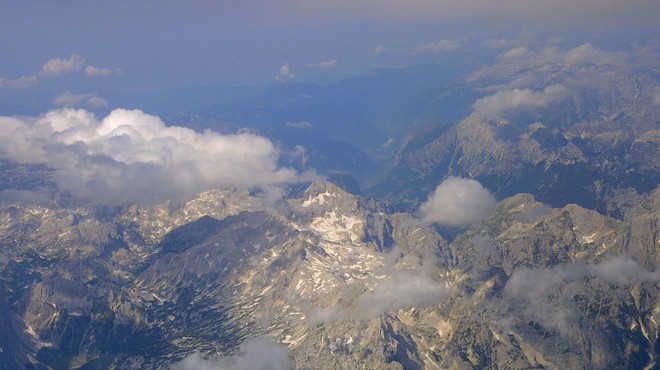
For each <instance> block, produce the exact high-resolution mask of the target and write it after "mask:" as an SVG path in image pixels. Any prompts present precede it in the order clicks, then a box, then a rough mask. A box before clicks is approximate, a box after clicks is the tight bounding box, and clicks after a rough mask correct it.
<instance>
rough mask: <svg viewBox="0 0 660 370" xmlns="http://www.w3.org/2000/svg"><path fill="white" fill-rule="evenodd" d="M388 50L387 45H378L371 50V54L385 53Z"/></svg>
mask: <svg viewBox="0 0 660 370" xmlns="http://www.w3.org/2000/svg"><path fill="white" fill-rule="evenodd" d="M386 51H387V48H386V47H385V45H378V46H376V47H375V48H374V50H372V51H371V55H383V54H385V52H386Z"/></svg>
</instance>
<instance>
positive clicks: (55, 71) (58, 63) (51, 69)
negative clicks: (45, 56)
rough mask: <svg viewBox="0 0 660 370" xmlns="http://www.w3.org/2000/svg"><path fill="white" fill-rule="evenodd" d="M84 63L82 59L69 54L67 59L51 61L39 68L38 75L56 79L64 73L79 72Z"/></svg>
mask: <svg viewBox="0 0 660 370" xmlns="http://www.w3.org/2000/svg"><path fill="white" fill-rule="evenodd" d="M83 62H84V58H83V57H81V56H80V55H77V54H71V56H70V57H69V59H59V58H56V59H51V60H49V61H47V62H46V63H45V64H44V66H43V67H42V68H41V72H40V74H41V75H42V76H46V77H56V76H60V75H63V74H65V73H70V72H75V71H77V70H79V69H80V68H81V67H82V65H83Z"/></svg>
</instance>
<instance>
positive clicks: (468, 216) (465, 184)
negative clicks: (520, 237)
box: [419, 176, 495, 226]
mask: <svg viewBox="0 0 660 370" xmlns="http://www.w3.org/2000/svg"><path fill="white" fill-rule="evenodd" d="M493 207H495V198H494V197H493V195H492V194H491V193H490V192H489V191H488V190H487V189H486V188H484V187H483V186H482V185H481V184H480V183H479V182H478V181H476V180H472V179H464V178H460V177H453V176H452V177H449V178H447V179H446V180H445V181H443V182H442V183H441V184H440V185H438V187H437V188H436V189H435V191H434V192H433V193H432V194H431V195H430V196H429V199H428V200H427V201H426V202H424V203H423V204H422V205H421V206H420V208H419V212H420V214H421V217H422V219H423V220H424V221H425V222H428V223H434V222H437V223H440V224H444V225H450V226H459V225H466V224H470V223H473V222H476V221H479V220H480V219H481V218H482V217H483V216H485V215H486V213H488V212H489V211H490V210H491V209H492V208H493Z"/></svg>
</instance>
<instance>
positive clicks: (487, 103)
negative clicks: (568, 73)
mask: <svg viewBox="0 0 660 370" xmlns="http://www.w3.org/2000/svg"><path fill="white" fill-rule="evenodd" d="M569 95H570V91H569V90H568V89H567V88H566V87H565V86H563V85H561V84H557V85H552V86H548V87H546V88H545V89H543V90H540V91H533V90H531V89H512V90H502V91H498V92H496V93H495V94H493V95H489V96H486V97H484V98H481V99H477V101H475V102H474V104H473V106H472V107H473V108H474V111H475V112H477V113H481V114H482V115H484V116H486V117H488V118H498V117H500V116H501V115H502V114H503V113H505V112H508V111H511V110H534V109H540V108H545V107H547V106H549V105H550V104H553V103H557V102H560V101H562V100H564V99H566V98H567V97H568V96H569Z"/></svg>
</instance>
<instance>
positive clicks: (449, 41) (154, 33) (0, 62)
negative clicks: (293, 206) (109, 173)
mask: <svg viewBox="0 0 660 370" xmlns="http://www.w3.org/2000/svg"><path fill="white" fill-rule="evenodd" d="M0 23H1V24H2V32H1V33H0V50H2V51H3V52H2V56H1V57H0V94H17V93H25V92H31V91H40V90H49V91H55V90H58V89H59V90H61V91H62V92H64V91H76V92H78V93H79V92H81V91H86V92H89V91H102V90H108V89H119V90H129V91H155V90H159V89H163V88H169V87H174V86H182V85H195V84H203V85H215V84H233V85H246V84H247V85H255V84H268V83H285V82H289V81H293V80H297V81H305V80H314V78H316V79H317V80H323V79H326V80H327V79H338V78H342V77H346V76H352V75H357V74H360V73H365V72H367V71H370V70H373V69H377V68H384V67H396V66H405V65H412V64H417V63H429V62H431V63H432V62H437V61H439V60H442V59H444V58H452V57H456V56H461V55H462V56H465V55H466V53H467V52H468V51H470V52H472V53H474V52H475V50H476V49H484V50H486V49H488V47H487V45H488V42H489V41H490V42H493V40H511V39H515V38H521V37H522V38H525V39H527V41H528V42H532V41H534V40H536V41H539V40H547V38H548V37H553V39H556V40H563V41H564V42H567V43H571V42H573V43H574V44H575V45H578V44H581V43H583V42H587V41H589V42H592V43H595V44H597V45H598V46H599V47H601V48H602V47H604V48H607V47H608V44H609V45H611V44H616V43H617V42H619V43H623V44H629V43H630V42H631V41H636V39H637V38H644V37H646V38H653V37H655V36H654V34H655V33H656V31H657V26H656V25H657V24H660V2H658V1H654V0H631V1H625V2H624V1H620V0H582V1H569V0H557V1H553V2H547V1H527V0H503V1H497V2H493V1H486V0H467V1H459V0H446V1H432V0H408V1H403V0H380V1H378V0H363V1H360V2H355V1H346V0H335V1H319V0H311V1H310V0H306V1H302V0H283V1H277V2H276V1H269V0H250V1H225V0H219V1H170V0H163V1H66V0H65V1H58V2H52V1H20V2H19V1H6V0H0ZM640 35H641V36H640ZM644 35H646V36H644ZM573 39H574V40H573ZM642 41H644V42H646V41H648V40H642ZM17 90H21V91H20V92H19V91H17ZM97 103H101V102H97Z"/></svg>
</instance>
